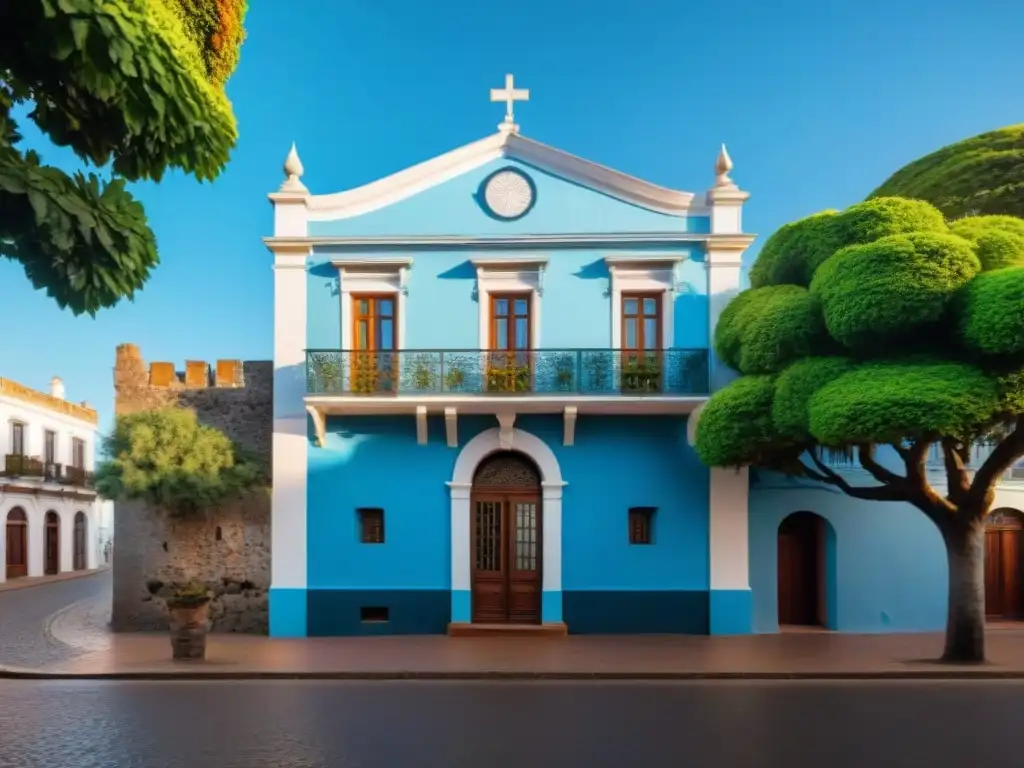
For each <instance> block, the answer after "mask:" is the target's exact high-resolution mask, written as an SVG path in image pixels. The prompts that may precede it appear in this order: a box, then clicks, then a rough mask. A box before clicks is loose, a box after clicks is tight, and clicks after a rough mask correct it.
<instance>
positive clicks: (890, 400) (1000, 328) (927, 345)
mask: <svg viewBox="0 0 1024 768" xmlns="http://www.w3.org/2000/svg"><path fill="white" fill-rule="evenodd" d="M993 243H998V246H996V245H993ZM751 284H752V286H753V287H752V288H751V289H750V290H747V291H744V292H743V293H741V294H740V295H739V296H737V297H736V299H734V300H733V301H732V302H730V303H729V305H728V306H727V307H726V308H725V310H724V311H723V312H722V315H721V318H720V319H719V322H718V326H717V328H716V332H715V340H714V341H715V349H716V352H717V354H718V356H719V358H720V359H721V360H722V361H724V362H725V363H727V364H728V365H730V366H731V367H733V368H735V369H736V370H737V371H739V372H740V373H742V374H744V376H743V377H742V378H740V379H739V380H737V381H735V382H734V383H732V384H730V385H729V386H727V387H726V388H724V389H723V390H721V391H720V392H718V393H716V394H715V395H714V396H713V397H712V398H711V400H710V401H709V402H708V404H707V406H706V407H705V408H704V409H703V411H702V413H701V416H700V423H699V428H698V431H697V451H698V453H699V454H700V455H701V457H702V458H703V459H704V460H705V461H706V462H707V463H708V464H712V465H746V464H755V465H759V466H765V467H772V468H776V469H781V470H784V471H790V472H797V473H802V474H811V475H812V476H815V475H820V474H824V475H825V477H828V474H827V473H826V472H825V470H822V469H820V468H819V467H817V466H814V465H809V466H804V465H803V464H801V463H800V457H801V455H802V454H805V452H807V451H811V452H814V451H816V450H817V449H821V448H826V449H829V450H834V451H847V450H857V449H860V450H862V451H863V452H865V453H866V455H867V458H868V460H869V462H870V454H871V451H872V448H871V446H874V445H878V444H887V445H893V446H894V447H895V448H896V450H897V451H898V452H905V451H906V449H907V447H908V441H912V442H915V443H922V444H923V443H929V444H930V443H936V442H943V441H944V442H945V443H946V444H947V445H949V446H950V448H951V449H952V448H954V447H955V448H957V449H958V450H961V451H962V450H965V449H966V448H967V447H969V446H970V444H971V443H972V441H974V440H975V439H978V438H981V437H984V436H986V435H988V434H989V433H990V432H992V431H993V430H995V429H997V428H999V427H1000V426H1001V425H1004V424H1006V423H1007V422H1010V423H1012V422H1014V420H1015V419H1017V417H1018V416H1019V415H1020V413H1019V412H1018V411H1017V409H1016V407H1015V406H1012V405H1011V404H1012V402H1013V401H1012V398H1011V399H1008V394H1010V393H1008V392H1007V387H1009V386H1011V385H1010V384H1009V383H1008V382H1012V381H1016V379H1015V378H1014V377H1013V376H1012V374H1013V373H1015V372H1016V371H1019V370H1022V367H1024V221H1020V220H1017V219H1011V218H1009V217H1000V216H979V217H972V218H965V219H961V220H959V221H956V222H954V223H953V224H952V225H951V226H950V225H947V224H946V222H945V220H944V219H943V217H942V215H941V214H940V213H939V212H938V211H937V210H936V209H935V208H933V207H932V206H931V205H929V204H928V203H925V202H922V201H916V200H903V199H900V198H878V199H874V200H869V201H867V202H864V203H860V204H858V205H854V206H852V207H851V208H849V209H847V210H846V211H843V212H841V213H840V212H834V211H829V212H826V213H822V214H816V215H814V216H810V217H808V218H806V219H803V220H801V221H797V222H795V223H793V224H789V225H786V226H785V227H783V228H782V229H780V230H779V231H778V232H777V233H776V234H775V235H773V236H772V237H771V238H770V239H769V240H768V242H767V243H765V246H764V249H763V251H762V253H761V256H760V258H759V259H758V260H757V262H756V263H755V265H754V267H753V269H752V271H751ZM890 490H891V489H887V490H886V493H888V495H890V496H892V495H894V493H890V492H889V491H890ZM904 490H906V489H904ZM876 495H877V494H876Z"/></svg>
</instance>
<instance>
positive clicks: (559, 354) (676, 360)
mask: <svg viewBox="0 0 1024 768" xmlns="http://www.w3.org/2000/svg"><path fill="white" fill-rule="evenodd" d="M306 382H307V385H306V386H307V391H308V392H309V393H310V394H316V395H376V396H381V395H462V396H466V395H510V396H515V395H630V396H635V395H650V396H658V395H677V396H678V395H690V396H702V395H707V394H708V351H707V350H706V349H666V350H658V351H642V350H626V349H539V350H528V351H527V350H524V351H514V352H509V351H504V350H465V349H452V350H412V349H409V350H401V351H398V352H363V351H353V350H332V349H314V350H309V351H307V352H306Z"/></svg>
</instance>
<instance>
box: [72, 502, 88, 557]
mask: <svg viewBox="0 0 1024 768" xmlns="http://www.w3.org/2000/svg"><path fill="white" fill-rule="evenodd" d="M87 531H88V529H87V521H86V519H85V513H84V512H76V513H75V558H74V566H73V568H74V569H75V570H76V571H84V570H85V565H86V561H85V540H86V533H87Z"/></svg>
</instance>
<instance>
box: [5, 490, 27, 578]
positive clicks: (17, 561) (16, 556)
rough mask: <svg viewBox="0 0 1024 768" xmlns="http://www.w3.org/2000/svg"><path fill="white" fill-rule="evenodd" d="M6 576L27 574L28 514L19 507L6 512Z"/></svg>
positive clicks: (15, 576) (16, 576) (12, 576)
mask: <svg viewBox="0 0 1024 768" xmlns="http://www.w3.org/2000/svg"><path fill="white" fill-rule="evenodd" d="M6 566H7V578H8V579H19V578H21V577H22V576H27V575H28V516H27V515H26V514H25V510H23V509H22V508H21V507H15V508H14V509H12V510H11V511H10V512H8V513H7V558H6Z"/></svg>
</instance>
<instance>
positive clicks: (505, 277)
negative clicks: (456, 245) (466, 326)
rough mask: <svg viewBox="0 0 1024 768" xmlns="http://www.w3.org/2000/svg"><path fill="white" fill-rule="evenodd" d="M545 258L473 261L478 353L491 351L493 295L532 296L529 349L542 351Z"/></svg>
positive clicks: (546, 261)
mask: <svg viewBox="0 0 1024 768" xmlns="http://www.w3.org/2000/svg"><path fill="white" fill-rule="evenodd" d="M547 263H548V260H547V259H546V258H536V257H532V258H514V259H510V258H495V259H473V260H472V264H473V266H474V267H476V300H477V305H478V307H479V310H478V312H479V336H478V347H479V349H491V347H492V345H493V340H492V339H491V294H492V293H528V294H529V295H530V348H531V349H540V348H541V337H540V328H541V325H540V310H541V296H543V295H544V269H545V268H546V267H547Z"/></svg>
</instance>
